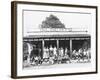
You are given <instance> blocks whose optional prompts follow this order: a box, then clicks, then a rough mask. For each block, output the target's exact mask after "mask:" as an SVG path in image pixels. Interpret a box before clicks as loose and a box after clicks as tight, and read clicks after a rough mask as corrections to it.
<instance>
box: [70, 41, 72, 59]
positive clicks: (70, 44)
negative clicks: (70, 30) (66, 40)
mask: <svg viewBox="0 0 100 80" xmlns="http://www.w3.org/2000/svg"><path fill="white" fill-rule="evenodd" d="M70 57H72V39H70Z"/></svg>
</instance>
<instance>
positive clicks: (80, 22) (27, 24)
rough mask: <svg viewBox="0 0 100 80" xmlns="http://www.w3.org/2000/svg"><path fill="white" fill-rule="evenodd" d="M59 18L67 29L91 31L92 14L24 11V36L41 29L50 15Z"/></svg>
mask: <svg viewBox="0 0 100 80" xmlns="http://www.w3.org/2000/svg"><path fill="white" fill-rule="evenodd" d="M51 14H52V15H54V16H57V17H58V18H59V20H60V21H61V22H62V23H63V24H64V25H65V27H66V28H79V29H86V30H87V31H88V32H90V31H91V28H90V26H91V14H90V13H76V12H45V11H34V10H33V11H32V10H30V11H27V10H25V11H24V14H23V26H24V27H23V31H24V35H25V34H27V32H30V31H34V30H36V29H39V25H41V24H42V21H44V20H45V19H46V17H49V16H50V15H51Z"/></svg>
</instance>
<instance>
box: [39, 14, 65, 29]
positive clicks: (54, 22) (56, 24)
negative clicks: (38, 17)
mask: <svg viewBox="0 0 100 80" xmlns="http://www.w3.org/2000/svg"><path fill="white" fill-rule="evenodd" d="M41 28H65V25H64V24H63V23H61V21H60V20H59V19H58V18H57V17H56V16H54V15H52V14H51V15H50V16H49V17H46V20H45V21H43V22H42V24H41Z"/></svg>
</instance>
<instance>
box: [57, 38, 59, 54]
mask: <svg viewBox="0 0 100 80" xmlns="http://www.w3.org/2000/svg"><path fill="white" fill-rule="evenodd" d="M58 52H59V40H58V39H57V54H58Z"/></svg>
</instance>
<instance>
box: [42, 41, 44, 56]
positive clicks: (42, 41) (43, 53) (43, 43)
mask: <svg viewBox="0 0 100 80" xmlns="http://www.w3.org/2000/svg"><path fill="white" fill-rule="evenodd" d="M43 54H44V39H43V40H42V58H43Z"/></svg>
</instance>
